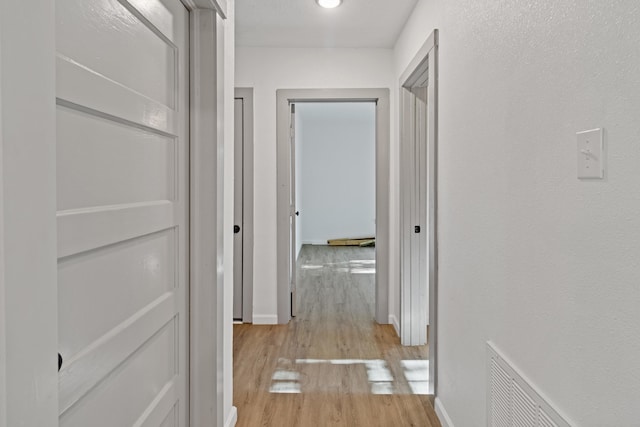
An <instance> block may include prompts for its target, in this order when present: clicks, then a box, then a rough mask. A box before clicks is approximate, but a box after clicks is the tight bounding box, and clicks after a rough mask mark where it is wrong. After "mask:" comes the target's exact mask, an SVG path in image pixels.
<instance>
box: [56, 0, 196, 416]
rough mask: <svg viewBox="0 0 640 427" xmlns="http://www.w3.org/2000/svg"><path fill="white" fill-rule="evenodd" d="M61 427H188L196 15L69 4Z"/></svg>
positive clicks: (62, 60)
mask: <svg viewBox="0 0 640 427" xmlns="http://www.w3.org/2000/svg"><path fill="white" fill-rule="evenodd" d="M56 44H57V48H56V50H57V58H56V61H57V63H56V66H57V70H56V71H57V87H56V96H57V197H58V213H57V221H58V306H59V315H58V330H59V345H58V351H59V352H60V354H61V355H62V357H63V365H62V369H61V371H60V374H59V392H60V393H59V416H60V426H63V427H88V426H91V427H121V426H122V427H124V426H144V427H158V426H182V427H186V426H187V425H188V408H189V405H188V401H187V381H188V365H187V363H188V311H187V286H188V271H187V268H186V266H187V257H188V253H187V248H188V245H187V239H188V223H187V220H188V200H189V199H188V196H189V195H188V176H189V175H188V172H189V171H188V153H189V141H188V117H189V112H188V12H187V10H186V9H185V8H184V6H183V5H182V4H181V3H180V1H179V0H129V1H126V0H56Z"/></svg>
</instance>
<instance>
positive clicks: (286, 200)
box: [277, 89, 390, 324]
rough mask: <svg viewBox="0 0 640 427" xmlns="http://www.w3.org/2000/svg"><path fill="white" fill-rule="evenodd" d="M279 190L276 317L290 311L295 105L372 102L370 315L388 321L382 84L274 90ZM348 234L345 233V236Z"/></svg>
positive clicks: (284, 319) (283, 318) (282, 318)
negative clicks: (372, 277) (372, 267)
mask: <svg viewBox="0 0 640 427" xmlns="http://www.w3.org/2000/svg"><path fill="white" fill-rule="evenodd" d="M277 102H278V106H277V134H278V146H277V149H278V150H277V151H278V156H277V165H278V172H277V175H278V176H277V177H278V188H277V190H278V192H277V235H278V237H277V238H278V242H277V278H278V323H280V324H287V323H288V322H289V320H290V319H291V315H292V313H294V314H295V308H296V307H295V302H296V297H295V292H296V283H295V279H296V274H294V272H295V271H296V270H295V265H296V258H297V254H296V245H297V244H296V243H295V240H296V239H295V237H296V222H297V221H296V218H297V215H296V212H299V211H298V210H297V209H296V206H295V195H296V191H295V167H294V165H295V120H296V118H295V111H296V110H295V108H296V107H295V106H296V105H297V104H301V103H319V102H322V103H326V102H334V103H335V102H341V103H344V102H348V103H354V102H360V103H362V102H364V103H372V104H374V105H375V193H376V195H375V229H376V232H375V237H376V247H375V261H376V273H377V274H376V275H375V276H376V277H375V297H374V298H375V304H374V305H375V308H374V316H375V320H376V321H377V322H378V323H380V324H388V323H389V297H388V293H389V291H388V279H389V269H388V265H389V140H390V132H389V129H390V114H389V91H388V90H387V89H334V90H326V89H322V90H320V89H318V90H315V89H306V90H278V91H277ZM345 237H348V236H345Z"/></svg>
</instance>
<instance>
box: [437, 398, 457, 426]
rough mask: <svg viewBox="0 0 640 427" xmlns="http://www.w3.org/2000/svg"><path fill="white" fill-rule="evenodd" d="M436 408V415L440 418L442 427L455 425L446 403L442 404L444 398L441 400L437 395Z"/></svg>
mask: <svg viewBox="0 0 640 427" xmlns="http://www.w3.org/2000/svg"><path fill="white" fill-rule="evenodd" d="M435 410H436V415H437V416H438V419H439V420H440V424H442V427H454V425H453V421H451V417H449V413H448V412H447V410H446V409H445V407H444V405H443V404H442V400H440V399H439V398H437V397H436V404H435Z"/></svg>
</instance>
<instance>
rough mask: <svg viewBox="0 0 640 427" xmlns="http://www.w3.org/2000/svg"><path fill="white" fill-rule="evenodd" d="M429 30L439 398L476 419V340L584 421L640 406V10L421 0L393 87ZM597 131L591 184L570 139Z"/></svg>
mask: <svg viewBox="0 0 640 427" xmlns="http://www.w3.org/2000/svg"><path fill="white" fill-rule="evenodd" d="M434 28H439V29H440V31H441V32H440V103H439V106H440V122H439V124H440V128H439V130H440V134H439V135H440V140H439V143H440V145H439V158H438V161H439V176H440V179H439V212H438V213H439V239H440V240H439V243H440V258H439V270H440V288H439V297H438V298H439V299H438V304H439V310H438V313H439V326H438V334H439V353H438V355H439V366H438V398H439V401H440V403H442V404H443V405H444V407H445V408H446V410H447V412H448V413H449V415H450V417H451V419H452V421H453V422H454V423H455V425H456V426H457V427H461V426H462V427H464V426H477V425H480V424H483V423H484V420H485V419H486V418H485V416H486V413H485V412H486V411H485V403H486V402H485V399H484V396H485V394H486V376H485V371H486V368H485V360H486V353H485V346H484V344H485V342H486V341H487V340H489V339H491V340H493V341H494V342H495V343H496V344H497V346H498V347H499V348H500V349H501V350H502V351H503V352H505V353H506V355H507V356H508V357H509V358H510V359H512V361H513V362H514V363H515V364H516V365H517V366H518V367H519V368H520V369H521V370H522V371H523V372H524V373H525V374H526V375H527V376H528V377H530V378H531V379H532V381H533V382H534V383H535V384H536V385H537V386H538V387H539V388H540V389H541V390H542V391H543V392H544V393H545V394H546V395H547V396H548V397H549V399H550V400H551V401H552V402H553V403H555V404H556V405H557V406H558V408H559V409H560V410H561V411H562V412H564V413H565V414H567V415H568V417H569V418H571V419H572V420H573V421H574V422H575V424H576V425H580V426H594V427H595V426H612V427H613V426H637V425H638V420H639V419H640V409H638V408H639V406H638V405H637V404H635V402H637V401H638V400H640V363H639V362H638V354H640V335H639V334H638V333H637V331H638V330H639V329H640V310H639V309H638V301H640V286H638V278H639V277H640V264H639V263H638V256H639V254H640V215H639V212H640V198H638V196H637V195H638V188H640V175H639V174H638V165H640V150H639V149H638V147H639V143H640V125H639V123H640V122H639V121H638V117H639V116H640V78H638V70H640V49H638V46H640V6H638V3H637V2H636V1H631V0H621V1H617V2H604V1H583V0H567V1H561V2H558V1H552V0H539V1H536V2H531V1H527V0H514V1H511V2H496V1H493V0H456V1H445V0H421V1H420V2H419V3H418V6H417V7H416V10H415V12H414V14H413V16H412V18H411V20H410V22H409V23H408V25H407V27H406V29H405V30H404V32H403V34H402V36H401V38H400V40H399V41H398V43H397V46H396V50H395V57H396V62H395V63H396V69H395V75H396V76H399V75H400V74H401V72H402V71H403V70H404V68H405V67H406V66H407V64H408V62H409V60H410V59H411V57H412V56H413V55H414V54H415V52H416V51H417V50H418V48H419V47H420V45H421V44H422V43H423V42H424V40H425V39H426V37H427V36H428V35H429V33H430V32H431V31H432V30H433V29H434ZM595 127H604V128H605V129H606V145H607V151H608V154H607V163H608V164H607V171H606V179H605V180H603V181H579V180H578V179H577V178H576V156H577V154H576V137H575V133H576V132H577V131H581V130H586V129H591V128H595Z"/></svg>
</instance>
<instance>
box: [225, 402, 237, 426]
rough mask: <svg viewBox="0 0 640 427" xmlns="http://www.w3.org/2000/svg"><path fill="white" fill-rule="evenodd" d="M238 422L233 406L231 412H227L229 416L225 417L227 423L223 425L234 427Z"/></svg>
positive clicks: (235, 409)
mask: <svg viewBox="0 0 640 427" xmlns="http://www.w3.org/2000/svg"><path fill="white" fill-rule="evenodd" d="M237 422H238V408H236V407H235V406H232V407H231V412H229V416H228V417H227V421H226V422H225V423H224V427H234V426H235V425H236V423H237Z"/></svg>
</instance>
